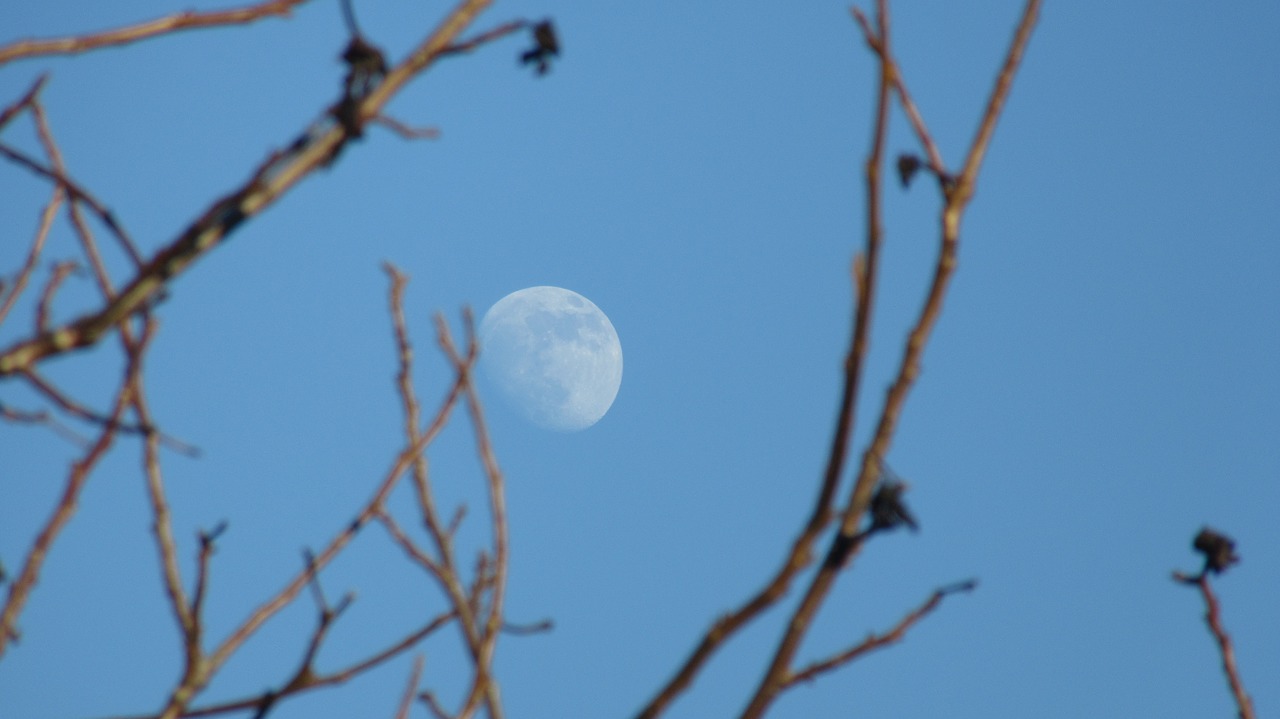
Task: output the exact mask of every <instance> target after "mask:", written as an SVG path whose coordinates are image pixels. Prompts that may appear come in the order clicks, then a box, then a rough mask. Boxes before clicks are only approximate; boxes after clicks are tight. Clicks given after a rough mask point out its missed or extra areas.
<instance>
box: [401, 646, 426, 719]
mask: <svg viewBox="0 0 1280 719" xmlns="http://www.w3.org/2000/svg"><path fill="white" fill-rule="evenodd" d="M420 681H422V655H421V654H419V655H418V656H416V657H414V658H413V670H412V671H410V672H409V682H408V683H407V684H405V688H404V695H403V696H401V697H400V707H399V708H398V709H396V719H409V709H410V707H412V706H413V697H414V694H416V693H417V690H418V682H420Z"/></svg>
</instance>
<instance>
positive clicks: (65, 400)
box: [22, 370, 200, 457]
mask: <svg viewBox="0 0 1280 719" xmlns="http://www.w3.org/2000/svg"><path fill="white" fill-rule="evenodd" d="M22 376H23V378H24V379H26V380H27V382H29V383H30V384H31V386H32V387H33V388H34V389H36V390H37V391H39V392H40V393H41V394H43V395H44V396H45V398H46V399H48V400H49V401H51V402H53V403H54V404H55V405H57V406H58V408H59V409H61V410H62V411H63V412H66V413H67V414H70V415H72V416H74V417H78V418H79V419H82V420H84V421H86V422H91V423H93V424H97V425H100V426H103V427H112V428H113V429H115V430H116V431H117V432H121V433H123V434H137V435H143V436H146V437H148V438H149V437H152V436H154V437H155V439H156V440H157V441H159V442H162V443H164V444H166V445H168V446H169V447H170V448H171V449H173V450H175V451H177V452H180V453H182V454H185V455H187V456H188V457H197V456H199V455H200V450H199V448H197V447H195V446H192V445H190V444H188V443H186V442H183V441H182V440H180V439H177V438H175V437H171V436H169V435H167V434H165V433H163V432H161V431H160V430H159V429H158V428H156V427H155V426H153V425H151V424H149V422H150V420H149V419H147V420H144V421H142V422H139V423H133V422H117V423H114V424H113V423H112V422H111V418H110V417H108V416H106V415H104V414H102V413H101V412H95V411H93V410H91V409H89V408H88V407H85V406H84V405H83V404H80V403H79V402H76V401H75V400H73V399H71V398H70V397H68V396H67V395H66V394H65V393H63V392H62V391H61V390H59V389H58V388H57V387H55V386H54V385H53V383H52V382H50V381H49V380H47V379H45V378H44V377H43V376H42V375H41V374H40V373H39V372H37V371H35V370H29V371H27V372H23V373H22ZM135 411H138V410H137V408H136V406H135ZM148 416H149V415H148Z"/></svg>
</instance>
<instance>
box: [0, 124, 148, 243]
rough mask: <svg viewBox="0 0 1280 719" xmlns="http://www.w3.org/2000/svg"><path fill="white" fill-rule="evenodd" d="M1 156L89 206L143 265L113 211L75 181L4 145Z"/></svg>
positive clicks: (2, 145) (59, 171)
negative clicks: (43, 178)
mask: <svg viewBox="0 0 1280 719" xmlns="http://www.w3.org/2000/svg"><path fill="white" fill-rule="evenodd" d="M33 107H39V105H37V104H33ZM0 155H4V156H5V157H7V158H9V159H10V160H11V161H13V162H14V163H16V164H18V165H21V166H23V167H25V168H27V169H28V170H31V171H32V172H34V173H36V174H37V175H40V176H42V177H45V178H47V179H49V180H52V181H53V182H54V183H55V184H56V185H57V186H59V187H61V188H63V189H64V190H66V192H67V194H68V195H70V197H71V199H72V200H73V201H75V202H83V203H84V204H86V205H88V206H89V209H91V210H93V212H94V214H96V215H98V217H99V219H101V220H102V224H104V225H106V226H107V228H108V229H110V230H111V232H112V234H114V235H115V236H116V237H117V238H118V239H119V240H120V244H121V245H122V246H124V248H125V250H126V251H127V252H128V253H129V256H130V258H131V259H132V260H134V262H135V264H137V265H139V266H140V265H141V264H142V258H141V255H139V254H138V251H137V249H136V248H135V245H134V244H133V240H132V239H130V237H129V234H128V233H127V232H125V230H124V228H123V227H122V226H121V225H120V223H119V222H118V221H117V220H116V218H115V215H114V214H112V212H111V210H109V209H107V207H106V206H105V205H103V204H102V203H101V202H99V201H98V199H97V198H96V197H94V196H93V195H92V194H90V192H89V191H88V190H86V189H84V188H83V187H81V186H80V185H79V184H78V183H76V181H75V180H72V179H71V178H70V177H67V176H66V174H65V173H63V172H62V171H61V169H60V168H57V167H54V168H49V167H45V166H44V165H41V164H40V163H39V162H37V161H35V160H33V159H32V158H30V157H28V156H27V155H26V154H24V153H22V152H20V151H18V150H16V149H14V148H11V147H9V146H8V145H5V144H4V143H0ZM59 164H61V163H59Z"/></svg>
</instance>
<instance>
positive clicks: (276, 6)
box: [0, 0, 307, 124]
mask: <svg viewBox="0 0 1280 719" xmlns="http://www.w3.org/2000/svg"><path fill="white" fill-rule="evenodd" d="M304 2H307V0H270V1H269V2H263V3H259V4H257V5H248V6H245V7H241V8H234V9H231V10H217V11H214V12H204V13H201V12H195V11H193V10H188V11H186V12H180V13H177V14H174V15H167V16H165V17H161V18H157V19H155V20H149V21H147V22H143V23H138V24H137V25H128V26H126V27H121V28H117V29H115V30H105V31H103V32H99V33H92V34H89V35H77V36H75V37H66V38H57V39H51V40H19V41H17V42H15V43H11V44H9V45H5V46H4V47H0V65H3V64H5V63H6V62H12V61H14V60H20V59H25V58H33V57H40V56H44V55H74V54H77V53H82V52H88V51H89V50H96V49H98V48H102V47H111V46H113V45H127V44H129V43H134V42H138V41H139V40H146V39H149V38H153V37H156V36H159V35H166V34H169V33H173V32H177V31H179V30H193V29H198V28H208V27H219V26H223V25H242V24H247V23H251V22H254V21H256V20H261V19H262V18H266V17H270V16H273V15H274V16H288V15H289V13H290V12H291V11H292V10H293V8H294V6H296V5H301V4H302V3H304ZM0 124H3V123H0Z"/></svg>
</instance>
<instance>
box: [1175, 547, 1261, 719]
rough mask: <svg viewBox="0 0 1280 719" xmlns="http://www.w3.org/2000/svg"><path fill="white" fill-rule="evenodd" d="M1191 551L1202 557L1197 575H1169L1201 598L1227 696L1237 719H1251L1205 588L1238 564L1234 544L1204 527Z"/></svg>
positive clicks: (1210, 594) (1219, 616)
mask: <svg viewBox="0 0 1280 719" xmlns="http://www.w3.org/2000/svg"><path fill="white" fill-rule="evenodd" d="M1193 546H1194V548H1195V550H1196V551H1198V552H1200V553H1202V554H1204V555H1205V563H1204V567H1203V568H1202V569H1201V570H1200V572H1199V573H1198V574H1195V575H1187V574H1184V573H1182V572H1174V573H1173V581H1175V582H1178V583H1181V584H1187V585H1191V586H1194V587H1197V588H1198V589H1199V590H1200V596H1201V597H1203V598H1204V605H1205V614H1204V621H1205V623H1206V624H1208V625H1209V631H1210V633H1212V634H1213V638H1214V640H1215V641H1216V642H1217V643H1218V652H1219V653H1220V654H1221V655H1222V671H1223V673H1224V674H1226V676H1227V685H1228V686H1229V687H1230V688H1231V696H1232V697H1233V698H1234V699H1235V701H1236V709H1237V715H1238V716H1239V717H1240V719H1255V717H1256V716H1257V714H1255V713H1254V710H1253V700H1252V699H1250V698H1249V693H1248V692H1246V691H1245V689H1244V682H1243V681H1241V679H1240V669H1239V667H1238V666H1236V653H1235V649H1234V648H1233V647H1232V644H1231V636H1230V635H1228V634H1227V630H1226V628H1225V627H1224V626H1223V625H1222V611H1221V608H1220V606H1219V604H1218V598H1217V596H1215V595H1214V593H1213V587H1211V586H1210V585H1209V575H1210V574H1221V573H1222V572H1223V571H1225V570H1226V568H1227V567H1229V566H1231V565H1232V564H1235V563H1236V562H1238V561H1240V558H1239V557H1238V556H1236V554H1235V542H1233V541H1231V540H1230V539H1228V538H1227V537H1226V536H1225V535H1222V534H1219V533H1218V532H1215V531H1213V530H1211V529H1209V528H1207V527H1206V528H1205V529H1203V530H1201V531H1200V533H1199V534H1197V535H1196V539H1195V543H1194V545H1193Z"/></svg>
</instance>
